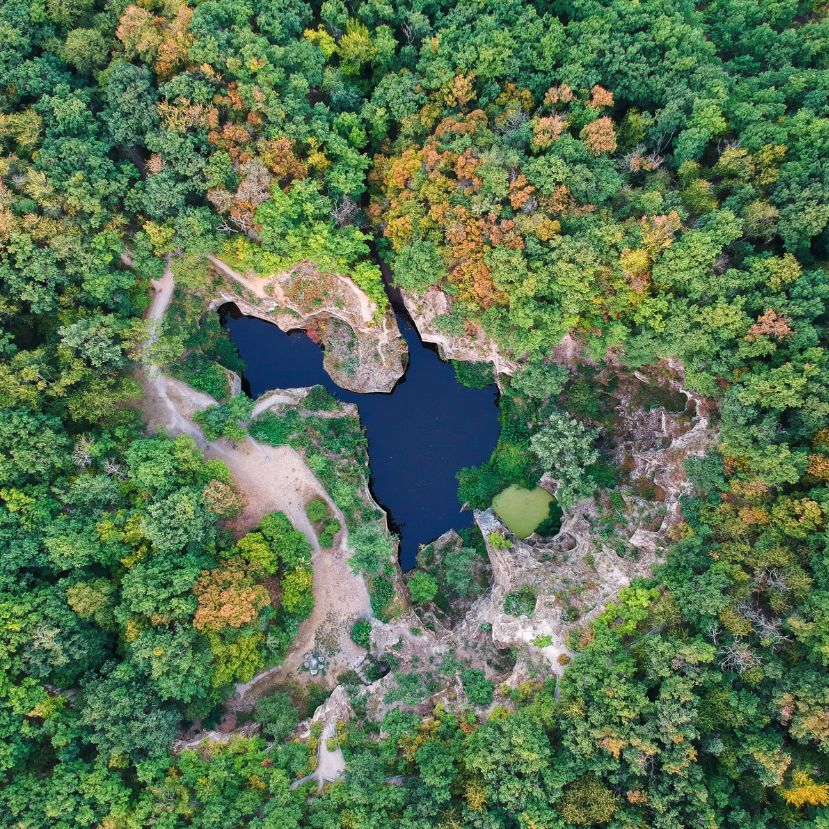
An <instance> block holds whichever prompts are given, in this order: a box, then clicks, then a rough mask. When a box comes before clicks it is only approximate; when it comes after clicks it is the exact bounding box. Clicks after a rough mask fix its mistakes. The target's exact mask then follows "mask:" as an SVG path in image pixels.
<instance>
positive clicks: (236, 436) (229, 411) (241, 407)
mask: <svg viewBox="0 0 829 829" xmlns="http://www.w3.org/2000/svg"><path fill="white" fill-rule="evenodd" d="M252 411H253V400H251V399H250V398H249V397H247V396H246V395H244V394H239V395H237V396H236V397H232V398H231V399H230V400H228V401H227V403H223V404H221V405H218V406H208V407H207V409H205V410H204V411H203V412H196V413H195V414H194V415H193V421H194V422H195V423H198V424H199V425H200V426H201V427H202V429H203V430H204V434H205V437H207V439H208V440H218V439H219V438H220V437H226V438H231V439H232V440H244V439H245V435H246V434H247V432H246V431H245V429H244V428H242V427H241V426H240V425H239V421H247V420H250V415H251V412H252Z"/></svg>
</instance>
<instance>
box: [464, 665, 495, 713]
mask: <svg viewBox="0 0 829 829" xmlns="http://www.w3.org/2000/svg"><path fill="white" fill-rule="evenodd" d="M461 682H462V683H463V689H464V691H466V698H467V699H468V700H469V701H470V702H471V703H474V704H475V705H489V704H490V703H491V702H492V696H493V694H494V693H495V683H494V682H493V681H492V680H491V679H487V678H486V674H485V673H484V672H483V671H482V670H481V669H480V668H470V669H469V670H465V671H461Z"/></svg>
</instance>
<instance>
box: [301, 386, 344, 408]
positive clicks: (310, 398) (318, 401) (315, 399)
mask: <svg viewBox="0 0 829 829" xmlns="http://www.w3.org/2000/svg"><path fill="white" fill-rule="evenodd" d="M336 406H337V398H336V397H334V395H333V394H331V392H329V391H328V389H326V388H325V386H314V388H312V389H311V391H310V392H308V395H307V396H306V397H305V398H304V399H303V400H302V401H301V402H300V404H299V408H300V409H305V410H306V411H309V412H330V411H331V410H332V409H334V408H336Z"/></svg>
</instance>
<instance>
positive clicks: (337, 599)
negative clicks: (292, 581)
mask: <svg viewBox="0 0 829 829" xmlns="http://www.w3.org/2000/svg"><path fill="white" fill-rule="evenodd" d="M174 287H175V280H174V277H173V273H172V271H171V270H170V268H169V267H168V268H167V269H166V270H165V271H164V276H163V277H162V279H160V280H158V281H157V282H153V290H154V296H153V301H152V304H151V306H150V309H149V312H148V314H147V318H148V319H151V320H154V321H156V322H158V321H160V320H161V318H162V317H163V315H164V312H165V311H166V309H167V306H168V304H169V302H170V298H171V297H172V294H173V289H174ZM158 328H159V326H158V325H156V326H155V327H154V329H155V330H154V331H153V334H152V336H151V340H150V341H151V342H155V340H156V339H157V337H158ZM138 379H139V381H140V382H141V386H142V388H143V390H144V398H143V400H142V401H141V404H140V410H141V414H142V418H143V420H144V422H145V423H146V424H147V426H148V427H149V428H154V427H155V426H159V425H160V426H164V427H165V428H166V429H167V432H168V434H170V435H172V436H177V435H190V436H191V437H193V439H194V440H195V441H196V442H197V443H198V444H199V445H200V446H202V447H203V448H204V449H205V456H206V457H208V458H219V459H221V460H223V461H224V462H225V463H226V464H227V465H228V468H229V469H230V472H231V474H232V475H233V477H234V479H235V480H236V483H237V486H238V487H239V489H240V491H241V492H242V493H244V495H245V498H246V499H247V506H246V508H245V511H244V513H243V514H242V516H241V517H240V518H239V519H238V520H237V521H236V522H235V525H234V527H235V530H236V535H237V537H239V536H241V535H242V534H244V533H245V532H247V531H248V530H250V529H251V528H253V527H255V526H256V524H258V523H259V520H260V519H261V518H262V517H263V516H264V515H267V514H268V513H270V512H276V511H280V512H284V513H285V515H287V517H288V518H289V519H290V521H291V523H292V524H293V525H294V527H296V528H297V529H298V530H300V531H302V532H304V533H305V535H306V536H307V538H308V540H309V542H310V543H311V546H312V548H313V555H312V563H313V566H314V597H315V599H316V603H315V606H314V611H313V613H312V614H311V616H310V618H308V619H307V620H306V621H305V622H303V623H302V625H301V626H300V628H299V633H298V634H297V637H296V638H295V640H294V642H293V644H292V646H291V648H290V649H289V651H288V654H287V656H286V659H285V662H284V664H283V666H282V668H281V670H279V671H276V672H273V671H268V672H263V674H262V675H261V676H260V677H255V678H254V680H252V681H251V682H249V683H244V684H243V685H240V686H237V693H239V699H238V700H237V701H236V702H237V705H238V703H239V702H241V703H242V704H245V702H246V701H245V699H244V697H245V696H247V695H248V694H249V693H250V692H251V691H252V692H253V696H256V695H257V694H256V685H257V683H258V681H259V680H260V679H262V678H263V677H264V678H267V679H270V678H272V677H275V678H277V680H278V681H281V680H282V679H284V678H285V677H287V676H292V677H296V675H297V669H298V668H299V667H300V666H301V665H302V662H303V659H304V654H305V653H306V652H307V651H309V650H313V649H314V645H315V637H316V633H317V631H318V629H319V628H320V627H322V626H323V625H325V626H326V628H327V629H328V630H329V631H330V633H329V639H330V640H331V645H332V647H336V651H337V652H336V655H335V656H334V657H333V658H332V659H331V663H330V664H331V669H332V673H333V674H336V673H339V672H340V671H342V670H348V668H349V667H350V663H352V662H354V661H356V660H358V659H359V658H361V657H362V655H363V651H362V649H360V648H359V647H358V646H357V645H356V644H354V642H352V641H351V636H350V632H351V626H352V624H353V622H354V620H355V619H357V618H362V617H365V616H367V615H370V613H371V604H370V602H369V596H368V591H367V590H366V585H365V582H364V580H363V578H362V576H355V575H354V574H353V573H352V572H351V568H350V567H349V565H348V564H347V562H346V559H347V558H348V557H349V555H350V552H349V550H348V548H347V545H346V541H347V534H346V531H345V529H343V530H341V531H340V532H339V533H338V535H337V537H336V538H335V546H334V547H333V548H332V549H326V550H321V549H320V546H319V544H318V543H317V537H316V534H315V533H314V530H313V527H312V526H311V524H310V522H309V521H308V517H307V516H306V514H305V505H306V504H307V503H308V502H309V501H310V500H312V499H314V498H322V499H323V500H325V501H326V503H327V504H328V509H329V513H330V514H331V515H333V516H334V517H336V518H337V519H338V520H339V521H340V524H341V526H342V527H343V528H344V527H345V517H344V516H343V514H342V512H341V511H340V510H339V509H338V508H337V506H336V505H335V504H334V502H333V501H332V500H331V498H330V497H329V496H328V494H327V493H326V492H325V490H324V489H323V487H322V486H321V484H320V483H319V481H318V480H317V479H316V478H315V477H314V475H313V473H312V472H311V470H310V469H308V467H307V466H306V465H305V463H304V462H303V461H302V458H301V457H300V456H299V455H298V454H297V453H296V451H294V449H292V448H291V447H290V446H260V445H259V444H257V443H256V442H255V441H254V440H253V439H252V438H250V437H248V438H247V439H246V440H245V441H243V442H241V443H237V444H235V445H234V444H233V443H232V442H231V441H229V440H227V439H222V440H219V441H215V442H209V441H207V440H206V439H205V437H204V433H203V432H202V430H201V429H200V428H199V427H198V426H197V425H196V424H194V423H193V422H192V420H191V418H192V416H193V414H194V413H195V412H196V411H200V410H204V409H206V408H207V407H208V406H210V405H212V404H214V403H215V402H216V401H215V400H214V399H213V398H212V397H210V396H209V395H207V394H204V393H203V392H199V391H196V390H195V389H193V388H191V387H190V386H188V385H186V384H185V383H182V382H181V381H179V380H176V379H174V378H172V377H167V376H165V375H164V374H162V373H161V371H160V370H159V368H158V366H155V365H152V364H148V365H146V366H145V367H144V369H143V370H139V371H138ZM279 397H281V396H280V395H272V396H271V399H270V403H269V405H273V404H274V403H276V402H281V401H280V400H279V399H278V398H279ZM262 402H263V404H264V403H268V401H267V400H266V401H262ZM265 408H267V406H261V407H260V411H264V409H265ZM234 696H235V695H234Z"/></svg>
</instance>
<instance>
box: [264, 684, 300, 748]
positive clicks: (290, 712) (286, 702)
mask: <svg viewBox="0 0 829 829" xmlns="http://www.w3.org/2000/svg"><path fill="white" fill-rule="evenodd" d="M256 710H257V712H258V716H259V720H260V721H261V722H262V731H263V733H264V734H266V735H268V736H270V737H272V738H273V739H274V740H275V741H276V742H277V743H281V742H283V741H284V740H285V738H286V737H287V736H288V735H289V734H290V733H291V732H292V731H293V730H294V728H296V726H297V723H299V711H297V709H296V708H295V707H294V704H293V703H292V702H291V698H290V697H289V696H288V695H287V694H283V693H282V692H281V691H277V692H276V693H275V694H274V695H273V696H271V697H264V698H263V699H260V700H259V701H258V702H257V703H256Z"/></svg>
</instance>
